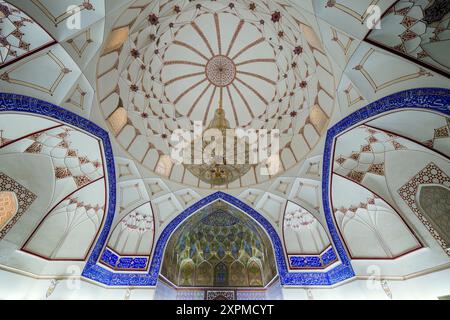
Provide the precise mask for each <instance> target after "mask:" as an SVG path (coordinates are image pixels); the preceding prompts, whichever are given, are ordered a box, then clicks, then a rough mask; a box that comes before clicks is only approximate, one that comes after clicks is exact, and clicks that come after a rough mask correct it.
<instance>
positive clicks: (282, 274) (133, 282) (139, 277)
mask: <svg viewBox="0 0 450 320" xmlns="http://www.w3.org/2000/svg"><path fill="white" fill-rule="evenodd" d="M219 199H221V200H222V201H225V202H227V203H229V204H230V205H232V206H234V207H236V208H238V209H240V210H241V211H243V212H245V213H246V214H248V215H249V216H250V217H252V218H253V219H254V220H255V221H256V222H257V223H259V224H260V225H261V226H262V228H263V229H264V230H265V231H266V232H267V234H268V236H269V238H270V240H271V242H272V245H273V249H274V254H275V261H276V264H277V269H278V276H279V278H280V281H281V284H282V285H286V286H328V285H332V284H335V283H337V282H340V281H343V280H345V279H348V278H351V277H353V276H354V273H353V271H352V269H351V267H349V265H344V264H339V265H337V266H336V267H334V268H333V269H331V270H329V271H327V272H308V271H305V272H289V270H288V266H287V262H286V257H285V253H284V250H283V246H282V242H281V240H280V237H279V235H278V233H277V231H276V230H275V228H274V227H273V226H272V224H271V223H270V222H269V221H268V220H267V219H266V218H264V217H263V216H262V215H261V214H260V213H258V212H257V211H256V210H254V209H253V208H251V207H250V206H249V205H247V204H245V203H244V202H242V201H240V200H239V199H237V198H235V197H233V196H231V195H229V194H227V193H224V192H220V191H219V192H216V193H213V194H210V195H209V196H207V197H205V198H203V199H202V200H200V201H198V202H197V203H195V204H194V205H192V206H191V207H189V208H187V209H186V210H184V211H183V212H181V213H180V214H179V215H178V216H177V217H176V218H174V219H173V220H172V221H171V222H170V223H169V224H168V225H167V226H166V227H165V229H164V230H163V231H162V233H161V234H160V236H159V238H158V241H157V243H156V246H155V249H154V252H153V258H152V262H151V266H150V270H149V271H148V273H114V272H112V271H110V270H107V269H105V268H104V267H103V266H100V265H98V264H91V259H90V260H89V261H88V265H86V268H85V270H84V272H83V276H84V277H86V278H89V279H91V280H94V281H97V282H100V283H103V284H106V285H109V286H148V287H153V286H156V284H157V281H158V277H159V272H160V268H161V265H162V261H163V257H164V249H165V247H166V245H167V243H168V241H169V239H170V237H171V235H172V234H173V232H174V231H175V230H176V229H177V228H178V227H179V226H180V225H181V224H182V223H183V222H184V221H185V220H186V219H188V218H189V217H190V216H192V215H193V214H195V213H196V212H198V211H199V210H200V209H202V208H203V207H205V206H207V205H209V204H211V203H213V202H215V201H216V200H219ZM97 258H98V257H97Z"/></svg>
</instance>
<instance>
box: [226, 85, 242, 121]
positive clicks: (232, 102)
mask: <svg viewBox="0 0 450 320" xmlns="http://www.w3.org/2000/svg"><path fill="white" fill-rule="evenodd" d="M227 92H228V97H229V98H230V102H231V109H232V110H233V115H234V122H235V123H236V126H238V125H239V120H238V116H237V112H236V106H235V105H234V100H233V96H232V94H231V90H230V87H227Z"/></svg>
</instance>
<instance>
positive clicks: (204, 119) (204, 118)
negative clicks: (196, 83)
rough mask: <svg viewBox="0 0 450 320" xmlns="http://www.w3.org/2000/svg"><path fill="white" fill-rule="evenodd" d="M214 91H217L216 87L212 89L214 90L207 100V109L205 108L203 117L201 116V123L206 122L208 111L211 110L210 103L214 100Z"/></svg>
mask: <svg viewBox="0 0 450 320" xmlns="http://www.w3.org/2000/svg"><path fill="white" fill-rule="evenodd" d="M216 90H217V87H214V90H213V92H212V94H211V97H210V98H209V101H208V107H207V108H206V111H205V115H204V116H203V123H206V120H208V114H209V110H210V109H211V104H212V101H213V99H214V96H215V95H216Z"/></svg>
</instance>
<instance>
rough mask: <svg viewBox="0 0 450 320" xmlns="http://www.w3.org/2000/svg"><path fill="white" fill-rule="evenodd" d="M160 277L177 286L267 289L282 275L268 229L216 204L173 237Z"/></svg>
mask: <svg viewBox="0 0 450 320" xmlns="http://www.w3.org/2000/svg"><path fill="white" fill-rule="evenodd" d="M160 273H161V275H162V276H163V277H164V278H165V279H167V280H168V281H170V282H171V283H172V284H174V285H175V286H177V287H216V288H217V287H219V288H220V287H257V288H263V287H265V286H266V285H268V284H269V283H270V282H271V281H272V280H274V278H275V277H276V276H277V268H276V262H275V254H274V251H273V247H272V244H271V241H270V238H269V236H268V235H267V234H266V232H265V231H264V229H263V228H262V227H261V226H260V225H258V223H257V222H256V221H255V220H253V219H252V218H251V217H249V216H248V215H246V214H245V213H243V212H242V211H240V210H238V209H236V208H234V207H233V206H231V205H229V204H227V203H226V202H224V201H221V200H217V201H215V202H213V203H211V204H209V205H208V206H206V207H205V208H203V209H201V210H200V211H198V212H197V213H195V214H194V215H192V216H191V217H189V218H188V219H187V220H185V221H184V222H183V223H182V224H181V225H180V226H179V227H178V228H177V230H175V232H174V233H173V234H172V235H171V237H170V239H169V242H168V243H167V246H166V249H165V251H164V260H163V264H162V267H161V271H160Z"/></svg>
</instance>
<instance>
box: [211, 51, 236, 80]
mask: <svg viewBox="0 0 450 320" xmlns="http://www.w3.org/2000/svg"><path fill="white" fill-rule="evenodd" d="M205 69H206V77H207V78H208V80H209V82H211V83H212V84H213V85H215V86H216V87H226V86H228V85H230V84H231V83H232V82H233V81H234V79H235V78H236V65H235V64H234V62H233V60H231V59H230V58H228V57H227V56H224V55H218V56H214V57H212V58H211V59H210V60H209V61H208V63H207V64H206V68H205Z"/></svg>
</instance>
